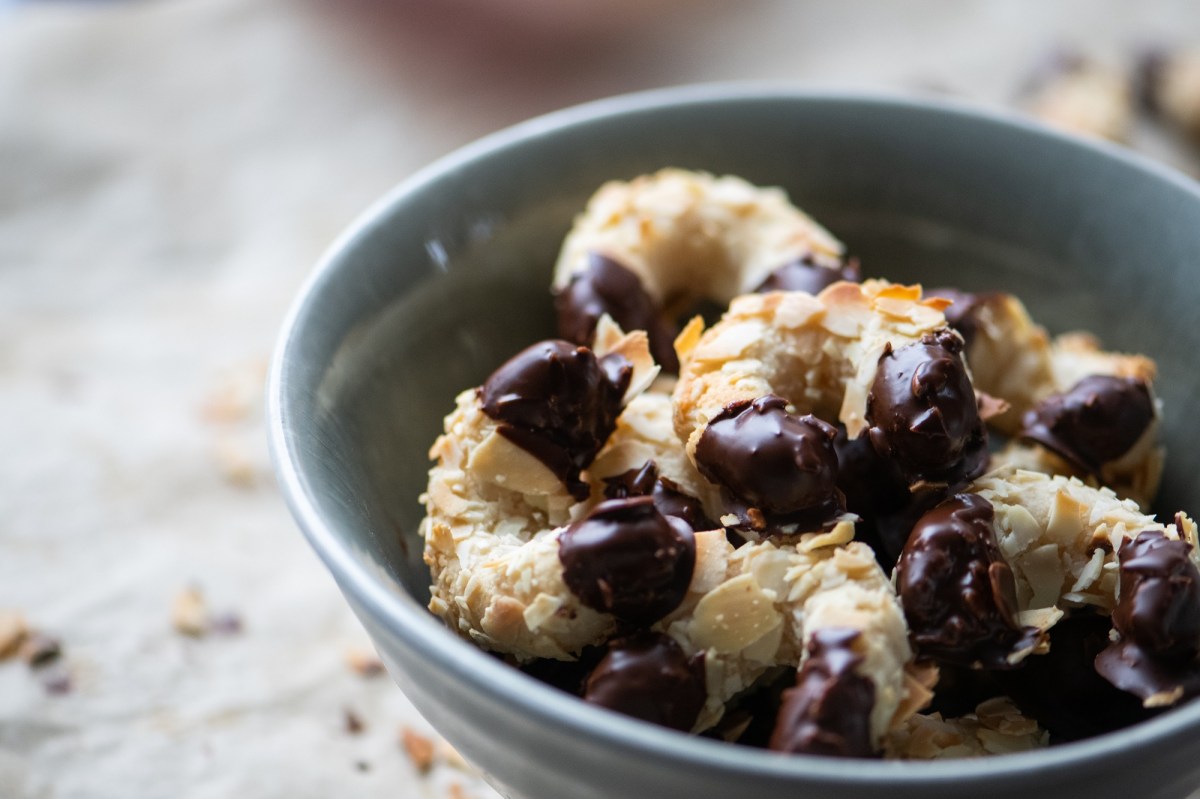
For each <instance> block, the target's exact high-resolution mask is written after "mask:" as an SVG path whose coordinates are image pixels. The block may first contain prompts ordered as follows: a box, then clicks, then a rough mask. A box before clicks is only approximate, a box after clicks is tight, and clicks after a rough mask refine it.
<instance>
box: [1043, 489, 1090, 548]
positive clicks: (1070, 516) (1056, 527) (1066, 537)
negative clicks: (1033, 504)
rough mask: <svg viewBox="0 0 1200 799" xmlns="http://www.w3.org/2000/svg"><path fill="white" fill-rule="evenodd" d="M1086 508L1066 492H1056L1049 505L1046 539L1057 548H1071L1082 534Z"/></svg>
mask: <svg viewBox="0 0 1200 799" xmlns="http://www.w3.org/2000/svg"><path fill="white" fill-rule="evenodd" d="M1086 515H1087V508H1085V507H1084V506H1083V504H1082V503H1081V502H1079V501H1078V500H1076V499H1075V498H1074V497H1073V496H1071V495H1070V494H1069V493H1067V492H1066V491H1058V492H1056V493H1055V495H1054V500H1053V501H1052V503H1051V505H1050V519H1049V521H1048V522H1047V523H1046V538H1047V539H1048V540H1050V541H1053V542H1054V543H1056V544H1058V545H1059V546H1063V547H1071V546H1073V545H1074V544H1075V542H1076V541H1077V540H1078V539H1079V538H1080V536H1081V535H1082V534H1083V526H1084V519H1085V518H1086Z"/></svg>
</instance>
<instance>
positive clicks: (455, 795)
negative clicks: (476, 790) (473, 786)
mask: <svg viewBox="0 0 1200 799" xmlns="http://www.w3.org/2000/svg"><path fill="white" fill-rule="evenodd" d="M446 799H469V797H468V794H467V792H466V791H465V790H463V787H462V786H461V785H459V784H458V783H457V782H452V783H450V787H449V788H447V789H446Z"/></svg>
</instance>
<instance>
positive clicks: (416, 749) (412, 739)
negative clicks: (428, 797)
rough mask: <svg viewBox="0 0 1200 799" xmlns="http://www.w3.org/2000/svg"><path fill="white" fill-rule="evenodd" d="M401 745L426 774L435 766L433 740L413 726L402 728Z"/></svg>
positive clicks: (422, 772) (419, 769) (414, 763)
mask: <svg viewBox="0 0 1200 799" xmlns="http://www.w3.org/2000/svg"><path fill="white" fill-rule="evenodd" d="M400 745H401V746H403V747H404V752H405V754H407V755H408V759H409V760H411V761H412V764H413V765H414V766H416V769H417V771H418V772H420V773H421V774H426V773H428V772H429V770H430V769H431V768H433V741H432V740H431V739H429V738H427V737H425V736H424V735H421V734H420V733H419V732H417V731H416V730H414V729H413V728H412V727H402V728H401V729H400Z"/></svg>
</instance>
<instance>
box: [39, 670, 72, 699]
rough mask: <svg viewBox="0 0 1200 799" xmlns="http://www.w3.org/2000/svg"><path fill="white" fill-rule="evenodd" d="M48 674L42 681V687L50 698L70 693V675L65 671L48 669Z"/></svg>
mask: <svg viewBox="0 0 1200 799" xmlns="http://www.w3.org/2000/svg"><path fill="white" fill-rule="evenodd" d="M49 671H50V673H49V674H47V675H46V676H45V677H44V678H43V679H42V687H43V688H45V689H46V693H47V694H49V695H50V696H63V695H65V694H69V693H71V689H72V688H73V687H74V685H73V683H72V682H71V675H70V673H69V672H68V671H67V670H66V669H60V668H55V669H50V670H49Z"/></svg>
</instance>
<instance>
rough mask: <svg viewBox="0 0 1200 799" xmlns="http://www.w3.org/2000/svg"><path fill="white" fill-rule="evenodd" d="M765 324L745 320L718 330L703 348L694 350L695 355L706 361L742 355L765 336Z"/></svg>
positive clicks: (730, 358)
mask: <svg viewBox="0 0 1200 799" xmlns="http://www.w3.org/2000/svg"><path fill="white" fill-rule="evenodd" d="M763 331H764V328H763V325H762V324H761V323H759V322H743V323H741V324H735V325H730V326H728V327H725V328H722V329H720V330H717V331H716V336H715V337H713V338H710V339H709V340H708V341H707V342H706V343H705V346H704V347H703V349H697V350H693V351H692V355H693V357H696V358H701V359H703V360H706V361H731V360H734V359H736V358H739V357H741V356H742V355H743V354H744V353H745V352H746V351H747V350H749V349H750V348H751V347H753V346H754V345H755V344H756V343H758V342H759V341H761V340H762V338H763Z"/></svg>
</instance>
